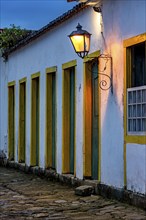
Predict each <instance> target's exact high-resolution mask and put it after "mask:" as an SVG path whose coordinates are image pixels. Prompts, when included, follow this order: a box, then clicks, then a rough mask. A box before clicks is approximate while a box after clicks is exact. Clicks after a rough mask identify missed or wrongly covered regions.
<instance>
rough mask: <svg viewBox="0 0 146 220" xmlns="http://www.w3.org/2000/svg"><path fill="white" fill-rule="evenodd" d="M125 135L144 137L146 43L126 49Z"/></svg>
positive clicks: (145, 122) (145, 114) (145, 133)
mask: <svg viewBox="0 0 146 220" xmlns="http://www.w3.org/2000/svg"><path fill="white" fill-rule="evenodd" d="M126 51H127V133H128V135H146V41H144V42H141V43H138V44H134V45H132V46H130V47H127V50H126Z"/></svg>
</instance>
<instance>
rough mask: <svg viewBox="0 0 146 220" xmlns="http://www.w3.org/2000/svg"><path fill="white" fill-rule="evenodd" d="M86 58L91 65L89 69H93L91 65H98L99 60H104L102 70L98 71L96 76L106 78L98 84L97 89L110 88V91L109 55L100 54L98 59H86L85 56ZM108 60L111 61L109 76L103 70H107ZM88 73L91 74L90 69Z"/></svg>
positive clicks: (110, 58)
mask: <svg viewBox="0 0 146 220" xmlns="http://www.w3.org/2000/svg"><path fill="white" fill-rule="evenodd" d="M86 58H88V59H89V60H88V62H90V63H91V68H92V67H93V65H94V64H95V63H97V64H98V63H99V59H104V60H105V65H104V68H103V70H98V75H102V76H104V77H106V79H102V80H101V81H100V82H99V87H100V88H101V89H102V90H108V89H110V88H111V89H112V57H111V56H110V55H109V54H100V55H99V56H98V57H91V56H89V57H88V56H87V57H86ZM90 59H91V60H90ZM109 60H110V61H111V68H110V70H111V76H109V75H107V74H106V73H105V70H106V68H107V63H108V62H109ZM89 71H90V72H92V71H91V69H90V70H89ZM108 81H109V82H108Z"/></svg>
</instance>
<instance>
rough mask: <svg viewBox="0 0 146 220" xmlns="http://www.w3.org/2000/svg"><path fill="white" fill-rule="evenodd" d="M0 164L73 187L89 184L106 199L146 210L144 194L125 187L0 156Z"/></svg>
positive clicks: (93, 192) (145, 196)
mask: <svg viewBox="0 0 146 220" xmlns="http://www.w3.org/2000/svg"><path fill="white" fill-rule="evenodd" d="M0 166H3V167H10V168H15V169H17V170H20V171H22V172H25V173H32V174H34V175H38V176H40V177H42V178H43V177H44V178H47V179H49V180H52V181H53V180H54V181H58V182H61V183H63V184H67V185H71V186H73V187H79V186H83V185H86V186H91V187H92V188H93V190H92V194H97V195H100V196H102V197H104V198H108V199H115V200H118V201H120V202H125V203H127V204H130V205H133V206H136V207H139V208H142V209H144V210H146V195H142V194H138V193H133V192H131V191H129V190H126V189H118V188H115V187H112V186H108V185H105V184H102V183H100V182H98V181H91V180H80V179H78V178H76V177H74V176H73V175H71V174H58V173H56V171H55V170H53V169H43V168H40V167H37V166H36V167H33V166H28V165H26V164H23V163H16V162H14V161H9V160H8V159H6V158H0Z"/></svg>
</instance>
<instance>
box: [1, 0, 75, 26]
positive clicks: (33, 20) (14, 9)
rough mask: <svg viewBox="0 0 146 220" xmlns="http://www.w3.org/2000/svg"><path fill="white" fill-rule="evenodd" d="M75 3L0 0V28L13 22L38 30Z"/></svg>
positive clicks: (63, 0)
mask: <svg viewBox="0 0 146 220" xmlns="http://www.w3.org/2000/svg"><path fill="white" fill-rule="evenodd" d="M76 4H77V3H76V2H71V3H67V0H0V28H4V27H10V25H11V24H15V25H16V26H20V27H21V28H25V29H29V30H38V29H40V28H42V27H43V26H45V25H46V24H48V23H49V22H50V21H52V20H54V19H55V18H57V17H58V16H60V15H62V14H63V13H64V12H66V11H68V10H69V9H71V8H73V7H74V6H75V5H76Z"/></svg>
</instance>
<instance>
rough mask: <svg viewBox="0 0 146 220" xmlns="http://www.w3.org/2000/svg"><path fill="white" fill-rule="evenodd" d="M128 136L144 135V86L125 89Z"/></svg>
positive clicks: (145, 88)
mask: <svg viewBox="0 0 146 220" xmlns="http://www.w3.org/2000/svg"><path fill="white" fill-rule="evenodd" d="M127 131H128V134H134V135H135V134H137V135H140V134H141V135H143V134H146V86H141V87H135V88H128V89H127Z"/></svg>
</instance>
